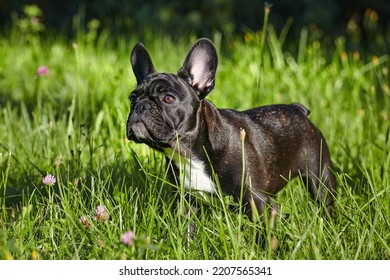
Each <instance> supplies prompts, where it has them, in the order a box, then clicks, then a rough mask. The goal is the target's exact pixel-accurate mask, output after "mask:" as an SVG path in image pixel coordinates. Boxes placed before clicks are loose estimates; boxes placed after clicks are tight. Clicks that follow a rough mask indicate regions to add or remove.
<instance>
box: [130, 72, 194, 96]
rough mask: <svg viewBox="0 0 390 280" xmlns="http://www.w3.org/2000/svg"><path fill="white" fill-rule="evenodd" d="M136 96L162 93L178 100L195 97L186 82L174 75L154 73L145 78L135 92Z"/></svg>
mask: <svg viewBox="0 0 390 280" xmlns="http://www.w3.org/2000/svg"><path fill="white" fill-rule="evenodd" d="M135 92H136V94H137V95H147V96H155V95H158V94H162V93H168V92H170V93H174V94H176V95H177V97H179V98H184V96H186V95H188V94H191V95H194V96H196V94H195V93H194V90H193V89H192V87H191V86H190V85H189V84H188V82H187V81H186V80H184V79H182V78H180V77H178V76H177V75H176V74H170V73H154V74H150V75H149V76H148V77H147V78H145V79H144V80H143V81H142V82H141V83H140V84H139V85H138V86H137V88H136V90H135Z"/></svg>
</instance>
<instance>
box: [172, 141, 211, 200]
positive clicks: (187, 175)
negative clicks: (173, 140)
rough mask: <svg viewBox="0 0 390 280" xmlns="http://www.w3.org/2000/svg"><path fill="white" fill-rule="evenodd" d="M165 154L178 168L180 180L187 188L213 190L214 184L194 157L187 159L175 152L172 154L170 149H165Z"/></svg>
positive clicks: (209, 191) (201, 164)
mask: <svg viewBox="0 0 390 280" xmlns="http://www.w3.org/2000/svg"><path fill="white" fill-rule="evenodd" d="M165 153H166V155H167V156H168V157H169V158H172V161H173V162H174V163H175V165H176V166H177V167H178V168H179V169H180V181H181V182H184V186H185V187H186V188H187V189H195V190H198V191H204V192H208V193H213V192H215V190H216V188H215V184H214V182H213V181H212V179H211V178H210V176H209V175H208V174H207V172H206V170H205V168H204V164H203V163H202V162H201V161H199V160H196V159H187V158H185V157H183V156H180V155H178V154H177V153H175V154H172V150H171V149H166V150H165Z"/></svg>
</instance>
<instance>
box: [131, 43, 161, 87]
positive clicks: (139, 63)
mask: <svg viewBox="0 0 390 280" xmlns="http://www.w3.org/2000/svg"><path fill="white" fill-rule="evenodd" d="M130 62H131V65H132V67H133V72H134V75H135V77H136V79H137V84H138V85H139V84H140V83H141V82H142V81H143V80H144V79H146V78H147V77H148V76H149V75H150V74H153V73H156V72H157V71H156V69H155V68H154V66H153V62H152V59H151V58H150V55H149V53H148V51H147V50H146V49H145V47H144V45H142V44H141V43H137V44H136V45H135V46H134V48H133V50H132V51H131V55H130Z"/></svg>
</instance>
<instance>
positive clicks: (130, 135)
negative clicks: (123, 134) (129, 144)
mask: <svg viewBox="0 0 390 280" xmlns="http://www.w3.org/2000/svg"><path fill="white" fill-rule="evenodd" d="M127 139H128V140H131V141H134V142H136V143H144V144H147V145H148V146H151V147H153V148H156V149H162V148H168V147H170V145H169V144H168V143H167V142H166V141H165V140H164V139H159V138H158V137H156V135H155V133H153V131H151V129H150V128H149V126H148V125H147V124H146V123H145V122H144V121H143V120H142V119H139V120H137V121H136V122H132V123H129V125H128V127H127Z"/></svg>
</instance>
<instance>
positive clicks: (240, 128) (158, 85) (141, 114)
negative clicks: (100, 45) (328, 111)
mask: <svg viewBox="0 0 390 280" xmlns="http://www.w3.org/2000/svg"><path fill="white" fill-rule="evenodd" d="M217 63H218V59H217V52H216V50H215V48H214V45H213V44H212V42H211V41H209V40H208V39H200V40H198V41H197V42H196V43H195V44H194V46H193V47H192V48H191V50H190V51H189V53H188V55H187V57H186V59H185V61H184V64H183V66H182V68H181V69H180V70H179V72H178V73H177V74H168V73H158V72H157V71H156V70H155V68H154V66H153V63H152V60H151V58H150V56H149V54H148V52H147V50H146V49H145V48H144V46H143V45H142V44H140V43H138V44H137V45H136V46H135V47H134V49H133V51H132V53H131V64H132V67H133V71H134V74H135V76H136V79H137V83H138V85H137V88H136V89H135V90H134V91H133V92H132V93H131V95H130V100H131V111H130V115H129V118H128V121H127V138H128V139H129V140H133V141H135V142H137V143H146V144H147V145H149V146H150V147H152V148H154V149H156V150H159V151H161V152H163V153H165V155H166V158H167V167H168V168H169V170H170V172H171V177H172V178H174V179H176V182H175V183H179V180H184V184H185V186H186V187H187V188H192V189H197V190H201V191H206V192H214V191H215V190H216V180H218V182H219V184H220V186H221V189H222V191H223V192H224V193H225V194H227V195H233V196H234V197H235V198H237V199H239V198H240V197H242V199H243V202H244V204H246V205H251V207H250V208H249V209H251V208H253V207H254V206H255V207H256V208H257V211H258V212H259V213H261V212H263V211H264V207H265V205H270V204H271V200H270V196H271V195H274V194H276V193H277V192H278V191H280V190H281V189H282V188H283V186H284V185H285V184H286V183H287V181H286V180H288V179H291V178H293V177H296V176H298V175H301V176H302V178H303V180H304V182H305V183H306V182H307V186H308V189H309V191H310V193H311V194H312V195H313V197H314V198H315V199H316V200H317V201H318V202H322V203H324V204H325V205H326V208H327V210H328V212H329V213H330V214H332V206H333V200H334V196H335V192H336V179H335V176H334V174H333V173H332V172H331V171H330V168H331V166H332V164H331V160H330V155H329V151H328V147H327V144H326V142H325V139H324V137H323V136H322V134H321V132H320V131H319V130H318V129H317V128H316V127H315V126H314V125H313V124H312V123H311V122H310V121H309V119H308V118H307V116H308V114H309V111H308V110H307V109H306V108H305V107H304V106H302V105H300V104H291V105H271V106H265V107H259V108H255V109H250V110H248V111H244V112H238V111H234V110H229V109H217V108H216V107H215V106H214V105H213V104H212V103H211V102H210V101H208V100H207V99H205V97H206V96H207V94H208V93H209V92H210V91H211V90H212V89H213V88H214V81H215V73H216V69H217ZM243 148H244V149H243ZM243 150H244V153H243V152H242V151H243ZM243 154H244V159H243ZM243 172H244V173H243ZM242 187H243V189H242Z"/></svg>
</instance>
